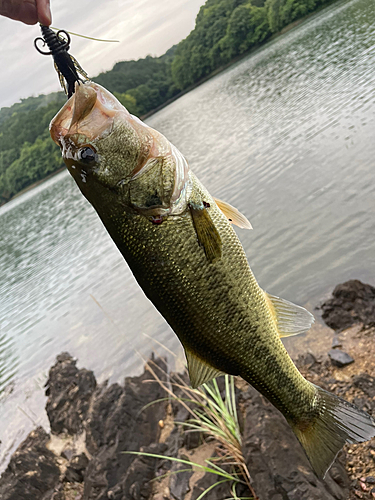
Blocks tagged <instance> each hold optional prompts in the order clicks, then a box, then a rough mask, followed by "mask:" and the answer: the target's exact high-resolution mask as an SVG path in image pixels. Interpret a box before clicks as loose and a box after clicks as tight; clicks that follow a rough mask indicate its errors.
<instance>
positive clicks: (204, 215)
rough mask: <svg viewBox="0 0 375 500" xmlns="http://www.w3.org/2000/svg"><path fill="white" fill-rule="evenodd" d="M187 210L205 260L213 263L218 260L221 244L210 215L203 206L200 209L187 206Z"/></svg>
mask: <svg viewBox="0 0 375 500" xmlns="http://www.w3.org/2000/svg"><path fill="white" fill-rule="evenodd" d="M189 208H190V213H191V216H192V219H193V224H194V228H195V232H196V233H197V237H198V242H199V245H200V246H202V247H203V249H204V253H205V254H206V257H207V260H208V261H209V262H214V261H215V260H218V259H220V257H221V247H222V242H221V238H220V235H219V232H218V230H217V229H216V227H215V225H214V223H213V222H212V219H211V217H210V214H209V213H208V212H207V210H206V208H204V207H203V206H202V208H196V207H194V206H193V205H189Z"/></svg>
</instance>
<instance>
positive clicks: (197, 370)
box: [185, 348, 223, 389]
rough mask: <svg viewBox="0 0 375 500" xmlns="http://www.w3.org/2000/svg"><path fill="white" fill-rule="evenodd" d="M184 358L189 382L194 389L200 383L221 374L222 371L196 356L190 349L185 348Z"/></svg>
mask: <svg viewBox="0 0 375 500" xmlns="http://www.w3.org/2000/svg"><path fill="white" fill-rule="evenodd" d="M185 354H186V360H187V365H188V370H189V377H190V383H191V386H192V388H193V389H196V388H197V387H199V386H200V385H202V384H204V383H206V382H209V381H210V380H212V379H213V378H215V377H218V376H219V375H223V372H221V371H220V370H217V369H216V368H214V367H213V366H211V365H210V364H208V363H207V362H206V361H203V360H202V359H201V358H198V356H196V355H195V354H194V353H193V352H192V351H190V350H189V349H186V348H185Z"/></svg>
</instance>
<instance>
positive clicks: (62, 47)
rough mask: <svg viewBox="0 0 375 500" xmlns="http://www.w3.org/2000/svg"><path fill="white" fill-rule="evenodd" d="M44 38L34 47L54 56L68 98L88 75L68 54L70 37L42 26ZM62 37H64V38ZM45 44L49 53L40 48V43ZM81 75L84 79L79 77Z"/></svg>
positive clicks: (42, 52) (35, 41)
mask: <svg viewBox="0 0 375 500" xmlns="http://www.w3.org/2000/svg"><path fill="white" fill-rule="evenodd" d="M40 29H41V31H42V37H38V38H36V39H35V40H34V46H35V48H36V49H37V51H38V52H39V53H40V54H43V55H46V56H49V55H52V57H53V60H54V63H55V69H56V71H57V74H58V75H59V80H60V84H61V86H62V88H63V89H64V91H65V94H67V95H68V98H69V97H71V96H72V95H73V94H74V85H75V83H76V82H78V83H81V82H84V81H86V80H87V79H88V75H87V73H86V72H85V71H84V70H83V69H82V68H81V66H80V65H79V63H78V62H77V61H76V59H74V57H73V56H71V55H70V54H69V53H68V50H69V48H70V36H69V33H67V32H66V31H64V30H59V31H58V32H57V33H55V32H54V31H52V30H51V29H50V28H49V27H48V26H40ZM61 35H64V37H66V38H64V37H62V36H61ZM39 41H42V42H43V47H45V46H46V45H47V46H48V48H49V52H46V51H44V50H42V49H41V48H39V47H38V42H39ZM78 74H80V75H81V76H82V77H83V78H84V80H82V78H80V77H79V76H78Z"/></svg>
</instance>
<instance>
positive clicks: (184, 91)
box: [140, 0, 339, 120]
mask: <svg viewBox="0 0 375 500" xmlns="http://www.w3.org/2000/svg"><path fill="white" fill-rule="evenodd" d="M338 1H339V0H331V1H330V2H327V3H325V4H324V5H321V6H320V7H318V8H317V9H316V10H314V12H310V13H309V14H306V16H304V17H301V18H300V19H297V20H296V21H293V22H292V23H290V24H288V25H287V26H285V27H284V28H283V29H282V30H281V31H279V32H278V33H274V34H273V35H272V36H270V37H269V38H267V40H265V41H264V42H262V43H261V44H259V45H257V46H255V47H252V48H251V49H249V50H247V51H246V52H244V53H243V54H240V55H238V56H236V57H234V58H233V59H231V60H230V61H229V62H227V63H226V64H223V65H222V66H220V67H219V68H217V69H215V70H214V71H212V73H210V74H209V75H207V76H205V77H204V78H201V79H200V80H199V81H198V82H196V83H194V84H193V85H190V87H188V88H186V89H185V90H182V91H181V92H179V93H178V94H177V95H175V96H174V97H171V98H170V99H168V100H167V101H165V102H164V103H163V104H160V106H157V107H156V108H155V109H152V110H151V111H148V112H147V113H145V114H144V115H142V116H140V119H141V120H146V119H147V118H149V117H150V116H152V115H153V114H155V113H157V112H158V111H160V110H161V109H163V108H165V107H166V106H168V105H169V104H171V103H172V102H174V101H177V99H179V98H180V97H182V96H183V95H185V94H187V93H188V92H190V91H192V90H194V89H195V88H197V87H199V86H200V85H202V84H203V83H205V82H207V81H208V80H210V79H211V78H213V77H214V76H216V75H218V74H219V73H221V72H222V71H225V70H226V69H228V68H229V67H230V66H232V65H233V64H235V63H237V62H238V61H240V60H241V59H244V58H245V57H247V56H249V55H250V54H252V53H253V52H256V51H257V50H259V49H260V48H261V47H263V46H264V45H265V44H266V43H268V42H270V41H272V40H275V39H276V38H278V37H279V36H281V35H284V34H285V33H287V32H288V31H290V30H292V29H293V28H296V27H297V26H299V25H300V24H302V23H304V22H305V21H307V19H309V18H310V17H312V16H314V15H316V14H318V13H319V12H320V11H322V10H324V9H326V8H327V7H328V6H330V5H332V4H334V3H336V2H338Z"/></svg>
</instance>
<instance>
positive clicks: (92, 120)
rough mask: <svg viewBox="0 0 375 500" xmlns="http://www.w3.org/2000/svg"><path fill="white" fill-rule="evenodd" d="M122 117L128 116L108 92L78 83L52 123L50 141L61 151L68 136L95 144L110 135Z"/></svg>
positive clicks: (93, 84)
mask: <svg viewBox="0 0 375 500" xmlns="http://www.w3.org/2000/svg"><path fill="white" fill-rule="evenodd" d="M119 113H125V114H126V115H129V113H128V111H127V110H126V109H125V108H124V106H122V104H120V102H119V101H118V100H117V99H116V98H115V97H114V96H113V95H112V94H111V93H110V92H108V90H106V89H104V88H103V87H101V86H100V85H98V84H97V83H94V82H86V83H78V82H76V84H75V92H74V94H73V95H72V97H71V98H70V99H68V101H67V102H66V103H65V104H64V106H63V107H62V108H61V110H60V111H59V112H58V113H57V115H56V116H55V117H54V118H53V119H52V121H51V123H50V127H49V128H50V133H51V137H52V139H53V141H54V142H55V143H56V144H58V145H59V146H60V147H63V144H64V139H65V137H66V136H70V137H71V136H77V135H78V136H84V137H85V139H86V140H88V141H94V140H95V139H98V138H100V137H103V135H104V134H109V133H110V132H111V130H112V127H113V122H114V119H115V117H116V115H117V114H119Z"/></svg>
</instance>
